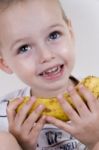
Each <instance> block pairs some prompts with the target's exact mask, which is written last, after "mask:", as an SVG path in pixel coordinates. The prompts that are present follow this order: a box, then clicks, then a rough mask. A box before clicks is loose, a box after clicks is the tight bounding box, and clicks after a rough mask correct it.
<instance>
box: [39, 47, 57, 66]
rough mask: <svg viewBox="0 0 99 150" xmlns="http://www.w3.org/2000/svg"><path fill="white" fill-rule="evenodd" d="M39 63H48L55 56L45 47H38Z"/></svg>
mask: <svg viewBox="0 0 99 150" xmlns="http://www.w3.org/2000/svg"><path fill="white" fill-rule="evenodd" d="M38 53H39V63H41V64H43V63H46V62H50V61H51V60H52V59H54V58H55V54H54V53H53V51H52V50H51V49H49V48H48V47H47V46H44V45H43V46H40V47H39V52H38Z"/></svg>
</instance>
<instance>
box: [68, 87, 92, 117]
mask: <svg viewBox="0 0 99 150" xmlns="http://www.w3.org/2000/svg"><path fill="white" fill-rule="evenodd" d="M68 93H69V95H70V97H71V99H72V101H73V104H74V106H75V107H76V109H77V112H78V113H79V115H80V116H86V114H89V113H90V111H89V109H88V107H87V106H86V104H85V103H84V101H83V99H82V98H81V96H80V95H79V93H78V92H77V91H76V90H75V89H74V88H72V87H70V88H69V89H68Z"/></svg>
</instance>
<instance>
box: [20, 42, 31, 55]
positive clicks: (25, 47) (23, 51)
mask: <svg viewBox="0 0 99 150" xmlns="http://www.w3.org/2000/svg"><path fill="white" fill-rule="evenodd" d="M28 48H29V50H31V46H30V45H29V44H24V45H22V46H21V47H19V49H18V54H22V53H26V52H27V51H29V50H28Z"/></svg>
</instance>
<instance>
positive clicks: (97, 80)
mask: <svg viewBox="0 0 99 150" xmlns="http://www.w3.org/2000/svg"><path fill="white" fill-rule="evenodd" d="M80 83H82V84H83V85H84V86H85V87H87V88H88V89H89V90H90V91H91V92H92V93H93V94H94V96H95V97H96V98H98V97H99V77H95V76H87V77H85V78H84V79H83V80H82V81H81V82H80ZM64 98H65V99H66V100H67V101H68V102H69V103H70V104H71V105H72V106H73V107H74V105H73V103H72V100H71V98H70V96H69V95H68V94H67V93H65V94H64ZM28 100H29V97H28V96H26V97H24V100H23V102H22V103H21V104H20V105H19V107H18V108H17V110H16V111H17V112H18V111H19V110H20V109H21V108H22V107H23V106H24V104H25V103H26V102H27V101H28ZM40 104H44V105H45V109H44V111H43V112H42V114H41V115H49V116H53V117H55V118H57V119H60V120H62V121H68V120H69V117H68V116H67V115H66V113H64V111H63V109H62V107H61V106H60V104H59V102H58V101H57V98H55V97H53V98H50V99H46V98H37V100H36V102H35V103H34V105H33V107H32V108H31V110H30V111H29V114H30V113H31V112H32V111H33V110H34V109H35V108H36V107H37V106H39V105H40Z"/></svg>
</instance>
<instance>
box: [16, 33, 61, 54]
mask: <svg viewBox="0 0 99 150" xmlns="http://www.w3.org/2000/svg"><path fill="white" fill-rule="evenodd" d="M61 35H62V33H61V32H60V31H54V32H52V33H50V34H49V36H48V39H49V40H57V39H59V38H60V37H61ZM28 48H29V49H28ZM29 50H31V46H30V45H29V44H24V45H22V46H20V47H19V48H18V54H23V53H26V52H27V51H29Z"/></svg>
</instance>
